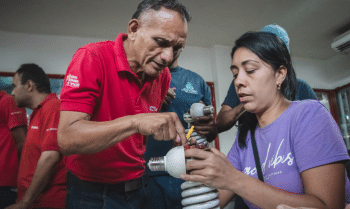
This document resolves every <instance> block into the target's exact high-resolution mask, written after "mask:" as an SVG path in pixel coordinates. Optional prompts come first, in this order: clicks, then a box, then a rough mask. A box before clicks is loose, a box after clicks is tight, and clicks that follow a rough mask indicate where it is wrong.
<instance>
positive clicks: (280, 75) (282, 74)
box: [275, 65, 288, 86]
mask: <svg viewBox="0 0 350 209" xmlns="http://www.w3.org/2000/svg"><path fill="white" fill-rule="evenodd" d="M287 71H288V70H287V68H286V67H285V66H284V65H281V66H280V67H279V68H278V69H277V70H276V72H275V78H276V85H277V86H278V85H281V84H282V83H283V81H284V79H286V76H287Z"/></svg>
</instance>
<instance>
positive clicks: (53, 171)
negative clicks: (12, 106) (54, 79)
mask: <svg viewBox="0 0 350 209" xmlns="http://www.w3.org/2000/svg"><path fill="white" fill-rule="evenodd" d="M12 85H13V91H12V93H11V95H12V96H13V98H14V100H15V102H16V105H17V106H18V107H27V108H30V109H32V110H33V112H32V114H31V115H30V122H29V129H28V133H27V137H26V141H25V143H24V146H23V151H22V156H21V161H20V165H19V172H18V178H17V191H18V192H17V193H18V196H17V202H16V204H14V205H11V206H9V207H8V208H7V209H17V208H64V207H65V196H66V184H65V177H66V173H67V169H66V167H65V165H64V162H63V156H62V155H61V153H60V152H59V151H58V149H59V148H58V145H57V126H58V121H59V117H60V111H59V110H60V104H61V102H60V100H59V99H58V98H57V95H56V93H51V90H50V80H49V78H48V77H47V76H46V74H45V72H44V71H43V69H42V68H41V67H39V66H38V65H36V64H23V65H21V67H20V68H19V69H18V70H17V71H16V73H15V75H14V79H13V83H12Z"/></svg>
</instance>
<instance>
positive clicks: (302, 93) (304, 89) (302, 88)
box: [295, 79, 318, 100]
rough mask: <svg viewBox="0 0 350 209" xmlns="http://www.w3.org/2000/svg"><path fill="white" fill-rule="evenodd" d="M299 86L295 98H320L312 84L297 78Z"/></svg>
mask: <svg viewBox="0 0 350 209" xmlns="http://www.w3.org/2000/svg"><path fill="white" fill-rule="evenodd" d="M297 83H298V87H297V92H296V97H295V100H305V99H313V100H318V99H317V96H316V94H315V92H314V90H313V89H312V88H311V86H310V85H309V84H308V83H306V82H305V81H303V80H301V79H298V80H297Z"/></svg>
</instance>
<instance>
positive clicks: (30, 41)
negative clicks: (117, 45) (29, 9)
mask: <svg viewBox="0 0 350 209" xmlns="http://www.w3.org/2000/svg"><path fill="white" fill-rule="evenodd" d="M98 41H104V40H103V39H96V38H78V37H62V36H48V35H35V34H20V33H9V32H4V31H0V72H15V71H16V70H17V68H18V67H19V66H20V65H21V64H23V63H36V64H38V65H40V66H41V67H42V68H43V69H44V70H45V71H46V73H48V74H65V72H66V69H67V67H68V64H69V62H70V60H71V58H72V56H73V54H74V52H75V51H76V50H77V49H78V48H79V47H81V46H83V45H85V44H87V43H91V42H98ZM230 52H231V46H219V45H216V46H214V47H212V48H201V47H193V46H186V47H185V49H184V50H183V52H182V54H181V56H180V58H179V65H180V66H182V67H185V68H188V69H191V70H193V71H194V72H196V73H198V74H199V75H201V76H202V77H203V78H204V79H205V80H206V81H212V82H214V85H215V95H216V107H217V111H219V110H220V108H221V104H222V102H223V101H224V99H225V97H226V94H227V90H228V88H229V86H230V83H231V81H232V74H231V72H230V65H231V58H230ZM293 64H294V68H295V70H296V73H297V77H298V78H301V79H303V80H305V81H307V82H308V83H309V84H310V85H311V86H312V87H313V88H321V89H333V88H335V87H338V86H341V85H344V84H347V83H349V82H350V69H349V68H350V67H349V66H350V58H349V55H348V56H346V55H339V56H336V57H333V58H332V59H329V60H316V59H306V58H300V57H293ZM236 131H237V130H236V129H235V128H233V129H231V130H230V131H227V132H225V133H222V134H220V135H219V138H220V149H221V151H222V152H223V153H225V154H227V153H228V151H229V150H230V148H231V146H232V144H233V142H234V138H235V136H236Z"/></svg>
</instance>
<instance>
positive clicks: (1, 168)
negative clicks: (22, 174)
mask: <svg viewBox="0 0 350 209" xmlns="http://www.w3.org/2000/svg"><path fill="white" fill-rule="evenodd" d="M26 125H27V117H26V110H25V109H24V108H19V107H17V106H16V104H15V101H14V100H13V98H12V97H11V96H10V95H8V94H6V92H5V91H0V187H1V186H11V187H16V179H17V173H18V159H17V147H16V143H15V140H14V139H13V137H12V134H11V129H13V128H15V127H18V126H26Z"/></svg>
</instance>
